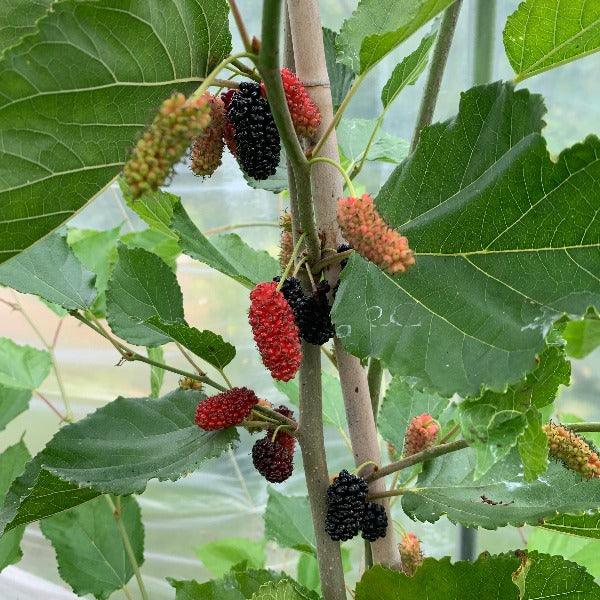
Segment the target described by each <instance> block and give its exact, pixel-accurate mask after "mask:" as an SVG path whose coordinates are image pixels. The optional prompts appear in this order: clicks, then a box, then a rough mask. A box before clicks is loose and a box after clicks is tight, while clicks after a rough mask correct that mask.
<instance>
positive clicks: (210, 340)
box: [146, 316, 235, 369]
mask: <svg viewBox="0 0 600 600" xmlns="http://www.w3.org/2000/svg"><path fill="white" fill-rule="evenodd" d="M146 323H148V324H149V325H150V326H151V327H152V328H153V329H157V330H158V331H161V332H162V333H164V334H165V335H167V336H169V338H171V339H172V340H175V341H176V342H179V343H180V344H181V345H182V346H185V347H186V348H187V349H188V350H191V351H192V352H193V353H194V354H195V355H196V356H199V357H200V358H201V359H202V360H205V361H206V362H207V363H209V364H211V365H212V366H213V367H215V368H216V369H224V368H225V367H226V366H227V365H228V364H229V363H230V362H231V361H232V360H233V359H234V358H235V347H234V346H232V345H231V344H229V343H228V342H226V341H225V340H224V339H223V338H222V337H221V336H220V335H217V334H216V333H213V332H212V331H208V330H207V329H205V330H204V331H200V330H199V329H196V328H195V327H192V326H190V325H188V324H187V323H186V322H185V321H178V322H175V323H168V322H165V321H163V320H162V319H160V318H159V317H157V316H154V317H152V318H151V319H148V321H146Z"/></svg>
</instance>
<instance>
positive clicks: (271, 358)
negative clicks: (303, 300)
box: [248, 282, 302, 381]
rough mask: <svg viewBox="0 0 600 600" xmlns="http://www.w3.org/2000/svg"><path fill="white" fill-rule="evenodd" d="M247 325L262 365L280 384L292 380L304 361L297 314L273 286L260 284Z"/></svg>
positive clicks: (251, 304)
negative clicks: (250, 330) (295, 316)
mask: <svg viewBox="0 0 600 600" xmlns="http://www.w3.org/2000/svg"><path fill="white" fill-rule="evenodd" d="M248 321H249V322H250V326H251V328H252V334H253V335H254V341H255V342H256V345H257V347H258V351H259V352H260V356H261V358H262V361H263V364H264V365H265V367H267V369H268V370H269V371H270V373H271V375H272V376H273V377H274V378H275V379H278V380H279V381H289V380H290V379H293V378H294V376H295V375H296V373H297V372H298V369H299V368H300V362H301V361H302V350H301V346H300V338H299V331H298V326H297V325H296V322H295V320H294V312H293V311H292V308H291V306H290V305H289V304H288V302H287V301H286V299H285V298H284V296H283V294H282V293H281V292H280V291H278V290H277V284H276V283H274V282H264V283H259V284H258V285H257V286H256V287H255V288H254V289H253V290H252V292H250V312H249V314H248Z"/></svg>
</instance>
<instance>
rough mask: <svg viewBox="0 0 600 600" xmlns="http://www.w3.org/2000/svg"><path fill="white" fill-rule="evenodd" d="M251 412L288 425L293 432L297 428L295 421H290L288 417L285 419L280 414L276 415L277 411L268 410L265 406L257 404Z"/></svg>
mask: <svg viewBox="0 0 600 600" xmlns="http://www.w3.org/2000/svg"><path fill="white" fill-rule="evenodd" d="M252 410H254V411H256V412H257V413H259V414H262V415H265V416H267V417H269V418H271V419H274V420H275V421H277V422H278V423H282V424H283V425H288V426H289V427H291V428H292V429H294V430H295V429H297V427H298V424H297V423H296V421H294V420H293V419H290V418H289V417H286V416H285V415H282V414H281V413H278V412H277V411H275V410H273V409H272V408H268V407H267V406H262V405H260V404H257V405H256V406H255V407H254V408H253V409H252Z"/></svg>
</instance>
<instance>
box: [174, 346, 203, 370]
mask: <svg viewBox="0 0 600 600" xmlns="http://www.w3.org/2000/svg"><path fill="white" fill-rule="evenodd" d="M175 345H176V346H177V348H179V352H181V354H182V355H183V357H184V358H185V360H187V361H188V362H189V363H190V365H192V367H194V369H196V371H197V372H198V375H206V373H205V372H204V371H203V370H202V369H201V368H200V366H199V365H198V364H196V361H195V360H194V359H193V358H192V357H191V356H190V355H189V353H188V352H187V350H186V349H185V348H184V347H183V346H182V345H181V344H180V343H179V342H175Z"/></svg>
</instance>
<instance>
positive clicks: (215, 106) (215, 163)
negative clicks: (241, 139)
mask: <svg viewBox="0 0 600 600" xmlns="http://www.w3.org/2000/svg"><path fill="white" fill-rule="evenodd" d="M208 98H209V99H208V103H209V107H210V117H211V120H210V125H209V126H208V127H207V128H206V129H205V130H204V131H203V132H202V133H201V134H200V135H199V136H198V137H197V138H196V139H195V140H194V143H193V144H192V164H191V169H192V172H193V173H194V174H195V175H198V176H199V177H209V176H210V175H212V174H213V173H214V172H215V171H216V170H217V168H218V167H219V166H220V164H221V158H222V156H223V147H224V145H225V144H224V142H223V133H224V129H225V106H224V104H223V100H221V98H220V97H219V96H213V95H209V96H208Z"/></svg>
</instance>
